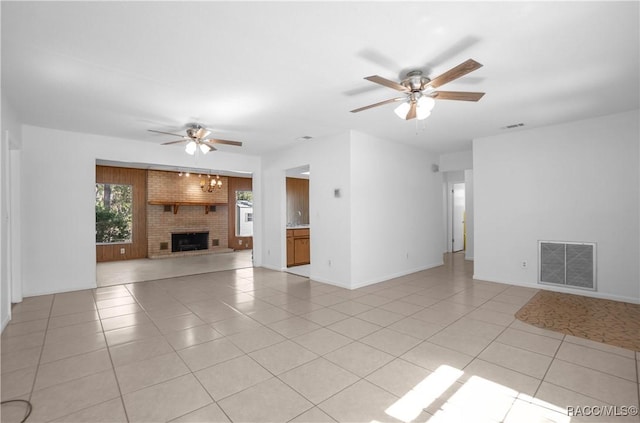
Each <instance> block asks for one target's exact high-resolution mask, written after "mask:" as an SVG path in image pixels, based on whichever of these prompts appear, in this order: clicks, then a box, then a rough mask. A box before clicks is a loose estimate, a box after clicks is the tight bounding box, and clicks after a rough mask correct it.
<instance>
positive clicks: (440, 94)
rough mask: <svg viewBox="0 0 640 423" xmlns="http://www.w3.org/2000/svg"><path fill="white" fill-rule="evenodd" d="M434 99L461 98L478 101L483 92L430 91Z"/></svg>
mask: <svg viewBox="0 0 640 423" xmlns="http://www.w3.org/2000/svg"><path fill="white" fill-rule="evenodd" d="M431 95H432V96H433V98H435V99H436V100H462V101H478V100H480V99H481V98H482V96H484V93H472V92H468V91H435V92H433V93H431Z"/></svg>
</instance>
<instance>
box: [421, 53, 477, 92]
mask: <svg viewBox="0 0 640 423" xmlns="http://www.w3.org/2000/svg"><path fill="white" fill-rule="evenodd" d="M481 67H482V65H481V64H480V63H478V62H476V61H475V60H473V59H469V60H467V61H466V62H463V63H460V64H459V65H458V66H456V67H454V68H451V69H449V70H448V71H446V72H445V73H443V74H442V75H440V76H438V77H436V78H433V79H432V80H431V82H429V84H428V85H430V86H431V87H433V88H438V87H439V86H441V85H444V84H446V83H447V82H451V81H453V80H454V79H458V78H460V77H461V76H464V75H466V74H468V73H469V72H473V71H474V70H476V69H479V68H481Z"/></svg>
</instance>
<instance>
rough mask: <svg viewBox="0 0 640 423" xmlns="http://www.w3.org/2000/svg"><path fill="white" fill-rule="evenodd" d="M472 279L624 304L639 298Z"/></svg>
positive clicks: (486, 278) (559, 287)
mask: <svg viewBox="0 0 640 423" xmlns="http://www.w3.org/2000/svg"><path fill="white" fill-rule="evenodd" d="M473 279H477V280H480V281H487V282H495V283H502V284H505V285H513V286H522V287H525V288H534V289H542V290H545V291H553V292H561V293H563V294H574V295H582V296H584V297H592V298H600V299H603V300H613V301H622V302H625V303H632V304H640V298H635V297H626V296H623V295H615V294H608V293H606V292H597V291H586V290H585V291H583V290H576V289H570V288H563V287H561V286H557V287H556V286H551V285H539V284H535V283H525V282H513V281H504V280H500V279H496V278H491V277H486V276H482V275H476V274H474V275H473Z"/></svg>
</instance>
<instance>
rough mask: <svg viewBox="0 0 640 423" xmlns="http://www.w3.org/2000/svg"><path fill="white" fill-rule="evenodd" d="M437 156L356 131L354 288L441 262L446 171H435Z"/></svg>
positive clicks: (353, 135)
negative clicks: (442, 190)
mask: <svg viewBox="0 0 640 423" xmlns="http://www.w3.org/2000/svg"><path fill="white" fill-rule="evenodd" d="M436 160H437V157H434V156H432V155H430V154H429V153H428V152H426V151H424V150H420V149H417V148H414V147H409V146H406V145H403V144H397V143H392V142H389V141H386V140H382V139H379V138H375V137H372V136H370V135H366V134H363V133H359V132H355V131H352V133H351V260H352V271H351V287H352V288H357V287H360V286H364V285H369V284H372V283H376V282H380V281H383V280H387V279H391V278H393V277H397V276H401V275H405V274H409V273H413V272H416V271H419V270H423V269H427V268H430V267H434V266H438V265H440V264H442V248H441V239H442V238H441V236H442V235H441V234H442V218H441V217H442V214H441V213H442V195H441V188H442V175H441V174H440V173H434V172H433V171H432V169H431V164H432V163H434V162H435V161H436ZM312 178H313V173H312Z"/></svg>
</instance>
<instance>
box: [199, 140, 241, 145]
mask: <svg viewBox="0 0 640 423" xmlns="http://www.w3.org/2000/svg"><path fill="white" fill-rule="evenodd" d="M202 142H203V143H205V144H227V145H235V146H236V147H242V142H240V141H231V140H220V139H216V138H209V139H206V140H202Z"/></svg>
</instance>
